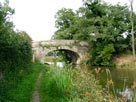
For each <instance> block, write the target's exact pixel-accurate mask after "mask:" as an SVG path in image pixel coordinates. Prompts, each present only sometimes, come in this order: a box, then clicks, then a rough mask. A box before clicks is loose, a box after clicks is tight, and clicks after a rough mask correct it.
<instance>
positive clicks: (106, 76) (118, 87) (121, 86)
mask: <svg viewBox="0 0 136 102" xmlns="http://www.w3.org/2000/svg"><path fill="white" fill-rule="evenodd" d="M99 80H100V84H101V85H102V86H103V87H106V85H107V83H108V81H110V82H111V81H112V82H113V83H112V84H111V85H109V86H110V91H114V92H115V93H119V92H122V91H124V90H125V89H126V88H130V87H131V86H132V85H133V83H134V82H136V69H121V68H119V69H116V68H113V69H111V70H109V69H103V70H101V71H100V73H99Z"/></svg>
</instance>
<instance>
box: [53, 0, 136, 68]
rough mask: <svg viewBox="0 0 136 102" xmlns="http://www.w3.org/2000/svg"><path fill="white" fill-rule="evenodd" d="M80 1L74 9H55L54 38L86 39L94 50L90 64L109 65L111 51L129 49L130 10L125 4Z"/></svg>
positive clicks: (113, 52) (119, 51)
mask: <svg viewBox="0 0 136 102" xmlns="http://www.w3.org/2000/svg"><path fill="white" fill-rule="evenodd" d="M83 4H84V5H83V6H82V7H80V8H79V9H78V10H77V11H76V12H73V11H72V10H71V9H66V8H65V9H64V8H63V9H61V10H59V11H58V12H57V14H56V27H57V31H56V32H55V35H54V36H53V38H54V39H73V40H84V41H87V42H88V43H89V44H90V49H92V50H93V51H92V50H90V56H91V57H90V62H91V64H93V65H99V66H111V60H112V57H113V54H118V53H121V52H123V51H124V50H131V43H130V39H131V38H130V29H131V24H130V18H129V14H130V11H129V9H128V7H127V6H121V5H119V4H117V5H109V4H106V3H104V2H102V1H101V0H84V1H83ZM133 16H134V17H135V16H136V15H135V13H134V15H133ZM60 22H61V23H60ZM135 23H136V20H134V24H135ZM135 28H136V27H134V29H135ZM99 47H100V48H99ZM110 50H111V51H110ZM106 53H107V55H106ZM106 56H107V57H106Z"/></svg>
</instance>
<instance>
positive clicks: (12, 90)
mask: <svg viewBox="0 0 136 102" xmlns="http://www.w3.org/2000/svg"><path fill="white" fill-rule="evenodd" d="M28 67H29V72H24V71H23V70H20V71H19V73H16V74H15V75H14V78H13V76H12V79H15V80H10V81H6V82H4V83H3V84H5V87H4V86H3V89H2V90H3V91H4V90H5V91H7V92H6V93H5V94H3V96H1V97H0V102H30V100H31V97H32V93H33V90H34V85H35V81H36V77H37V75H38V74H39V72H40V70H41V69H42V68H43V67H44V66H43V65H42V64H40V63H38V62H36V63H32V64H31V65H29V66H28ZM18 76H22V77H21V79H19V77H18ZM8 77H10V76H8ZM16 77H18V78H16ZM9 79H10V78H9ZM18 79H19V80H18ZM10 83H12V84H10ZM7 89H8V90H7Z"/></svg>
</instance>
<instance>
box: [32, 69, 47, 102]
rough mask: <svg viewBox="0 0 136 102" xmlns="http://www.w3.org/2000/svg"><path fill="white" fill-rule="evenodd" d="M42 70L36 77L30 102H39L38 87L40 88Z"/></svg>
mask: <svg viewBox="0 0 136 102" xmlns="http://www.w3.org/2000/svg"><path fill="white" fill-rule="evenodd" d="M43 72H44V71H43V70H41V72H40V73H39V75H38V78H37V80H36V83H35V88H34V93H33V96H32V102H40V98H39V86H40V80H41V77H42V75H43Z"/></svg>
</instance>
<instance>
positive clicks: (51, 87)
mask: <svg viewBox="0 0 136 102" xmlns="http://www.w3.org/2000/svg"><path fill="white" fill-rule="evenodd" d="M109 95H110V96H111V97H112V98H111V97H109ZM109 95H108V94H106V93H105V92H103V90H102V87H101V85H99V82H98V81H97V80H96V79H95V77H94V75H93V74H92V73H90V72H89V71H88V70H87V69H85V68H83V69H81V70H77V69H73V68H71V66H70V65H68V66H65V68H63V69H57V68H56V67H55V66H53V67H51V68H49V70H48V71H47V72H46V73H45V74H44V77H43V78H42V81H41V87H40V99H41V102H47V101H48V102H102V101H104V99H105V100H107V102H110V101H111V102H118V99H117V98H115V99H114V98H113V97H114V96H112V95H111V94H110V93H109Z"/></svg>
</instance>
